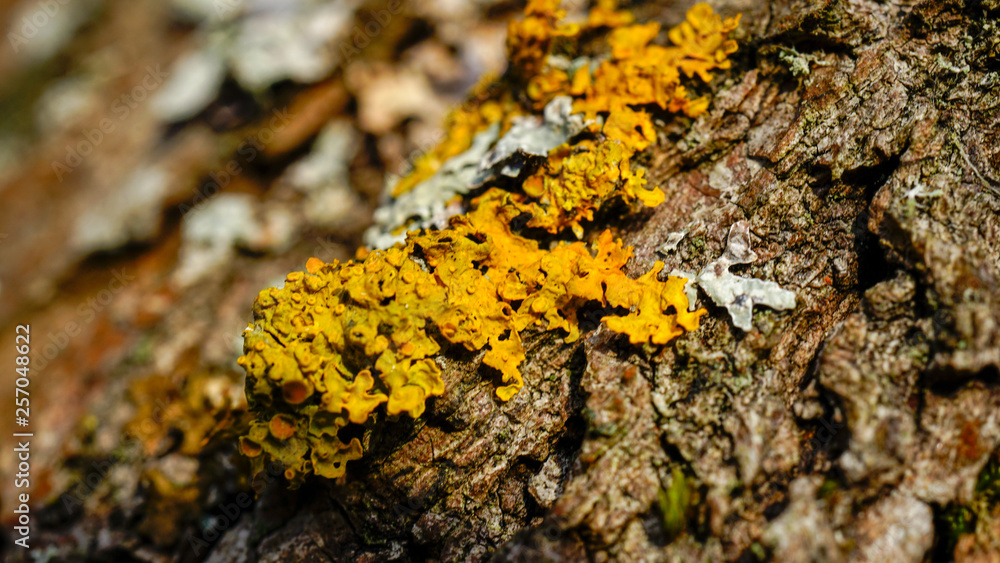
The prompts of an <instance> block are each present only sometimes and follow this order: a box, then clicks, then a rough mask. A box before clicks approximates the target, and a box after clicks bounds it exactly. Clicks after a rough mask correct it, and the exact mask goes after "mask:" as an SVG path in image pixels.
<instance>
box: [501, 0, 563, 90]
mask: <svg viewBox="0 0 1000 563" xmlns="http://www.w3.org/2000/svg"><path fill="white" fill-rule="evenodd" d="M565 16H566V12H565V11H564V10H560V9H559V0H529V2H528V6H527V7H526V8H525V9H524V19H522V20H514V21H511V22H510V24H509V25H508V26H507V52H508V54H509V58H510V64H511V67H512V68H513V69H514V71H515V73H517V74H519V75H520V76H523V77H526V78H531V77H533V76H535V75H537V74H538V73H539V72H540V71H541V70H542V67H543V66H544V65H545V59H546V57H548V55H549V51H550V49H551V48H552V43H553V41H554V40H555V39H557V38H559V37H575V36H576V35H577V34H579V33H580V26H578V25H574V24H562V25H560V24H559V20H561V19H562V18H563V17H565Z"/></svg>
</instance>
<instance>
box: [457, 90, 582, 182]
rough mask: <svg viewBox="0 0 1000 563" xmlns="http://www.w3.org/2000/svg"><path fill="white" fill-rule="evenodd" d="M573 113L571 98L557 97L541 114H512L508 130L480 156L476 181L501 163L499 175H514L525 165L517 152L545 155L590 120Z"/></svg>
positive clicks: (492, 175)
mask: <svg viewBox="0 0 1000 563" xmlns="http://www.w3.org/2000/svg"><path fill="white" fill-rule="evenodd" d="M572 112H573V99H572V98H570V97H569V96H556V97H555V98H553V99H552V101H551V102H549V103H548V104H547V105H546V106H545V110H544V112H543V115H542V117H539V116H536V115H528V116H520V117H515V118H514V119H513V124H512V125H511V127H510V130H508V131H507V133H505V134H504V136H503V137H502V138H500V140H499V141H497V144H496V146H494V147H493V149H492V150H490V151H489V152H488V153H486V155H485V156H484V157H483V159H482V162H480V165H479V173H478V175H477V177H476V179H475V183H476V184H482V183H483V182H486V181H488V180H489V179H491V178H493V177H494V172H493V168H494V167H495V166H496V165H498V164H501V163H503V167H502V168H500V170H499V172H500V174H502V175H504V176H509V177H512V178H516V177H517V176H518V175H519V174H520V173H521V169H522V168H523V167H524V160H523V159H517V158H515V157H516V156H517V155H519V154H520V155H531V156H540V157H544V156H547V155H548V154H549V151H551V150H552V149H554V148H556V147H558V146H559V145H561V144H563V143H565V142H566V141H568V140H569V139H570V138H571V137H573V136H574V135H576V134H577V133H579V132H580V131H583V129H584V127H586V126H587V124H588V123H590V122H589V121H585V120H584V118H583V114H582V113H577V114H574V113H572ZM508 161H510V162H508Z"/></svg>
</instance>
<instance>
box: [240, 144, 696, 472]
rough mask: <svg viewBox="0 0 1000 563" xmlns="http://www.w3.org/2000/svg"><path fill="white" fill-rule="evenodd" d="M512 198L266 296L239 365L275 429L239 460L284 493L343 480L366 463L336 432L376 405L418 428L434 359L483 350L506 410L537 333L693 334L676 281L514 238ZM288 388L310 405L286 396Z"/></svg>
mask: <svg viewBox="0 0 1000 563" xmlns="http://www.w3.org/2000/svg"><path fill="white" fill-rule="evenodd" d="M610 146H617V145H610ZM508 196H509V194H507V193H506V192H503V191H501V190H498V189H491V190H489V191H487V192H486V193H485V194H484V195H483V196H481V197H480V198H479V200H477V201H476V205H475V208H474V210H473V211H471V212H470V213H468V214H466V215H462V216H458V217H455V218H453V219H452V221H451V224H450V226H449V228H447V229H444V230H441V231H427V232H423V233H418V232H411V233H409V234H408V236H407V240H406V244H404V245H397V246H396V247H393V248H390V249H388V250H385V251H373V252H371V253H369V254H368V255H367V256H366V257H365V258H364V260H363V261H362V262H354V261H349V262H346V263H343V264H341V263H338V262H333V263H329V264H324V263H322V262H320V261H318V260H316V259H312V260H310V261H309V263H308V264H307V270H308V273H302V272H293V273H292V274H289V275H288V277H287V279H286V281H285V285H284V287H283V288H281V289H276V288H270V289H266V290H264V291H262V292H261V293H260V295H259V296H258V298H257V301H256V302H255V304H254V318H255V321H254V323H253V325H251V327H250V328H249V329H248V331H247V333H246V335H245V344H244V349H245V355H244V356H242V357H241V358H240V364H241V365H243V366H244V367H245V368H246V370H247V390H248V395H249V397H250V400H251V404H252V405H253V406H255V407H256V408H257V409H260V410H261V411H262V412H267V413H270V418H269V419H267V420H263V419H261V420H258V421H256V422H254V423H253V425H252V426H251V428H250V432H249V435H248V436H246V437H244V438H243V439H242V442H241V450H242V451H243V453H245V454H246V455H248V456H250V457H252V458H254V459H261V460H262V458H261V454H264V453H266V454H268V456H270V458H272V459H274V460H277V461H279V462H280V463H281V464H282V465H283V466H284V467H285V469H286V475H287V476H288V477H289V479H290V480H291V481H292V482H293V483H294V482H297V481H298V480H299V479H300V478H301V477H302V476H304V475H305V474H307V473H309V472H310V471H314V472H316V473H318V474H320V475H322V476H325V477H339V476H340V475H343V473H344V471H345V468H346V461H348V460H351V459H356V458H358V457H360V455H361V453H362V445H361V442H360V441H359V440H358V438H356V437H355V438H353V439H352V440H351V441H350V442H348V443H344V442H342V441H341V439H340V438H339V437H338V436H339V433H340V430H342V429H343V428H344V427H346V426H347V425H348V424H364V423H365V422H366V421H367V420H368V418H369V417H370V416H371V414H372V412H373V411H374V410H375V409H376V408H377V407H378V406H379V405H380V404H382V403H386V412H387V413H388V414H389V415H398V414H402V413H406V414H409V415H410V416H411V417H414V418H416V417H418V416H420V415H421V414H422V413H423V411H424V406H425V403H426V401H427V399H429V398H430V397H434V396H438V395H441V394H442V393H444V391H445V386H444V381H443V380H442V379H441V370H440V368H439V367H438V365H437V363H436V362H435V361H434V359H433V356H435V355H437V354H438V353H439V352H440V351H441V349H442V347H444V346H448V345H459V346H462V347H464V348H465V349H467V350H470V351H477V350H483V349H484V348H486V349H487V350H486V352H485V355H484V357H483V363H484V364H485V365H487V366H489V367H492V368H495V369H496V370H497V371H499V372H500V376H501V381H502V382H503V385H502V386H500V387H499V388H498V389H497V395H498V396H499V397H500V398H501V399H502V400H505V401H506V400H509V399H510V398H511V397H512V396H513V395H514V394H515V393H517V391H518V390H520V389H521V388H522V387H523V385H524V381H523V378H522V376H521V373H520V371H519V369H518V367H519V365H520V364H521V362H522V361H523V360H524V358H525V352H524V348H523V346H522V344H521V337H520V333H521V332H522V331H524V330H525V329H527V328H528V327H530V326H535V325H537V326H540V327H542V328H544V329H546V330H556V329H560V330H562V331H563V332H564V334H565V339H566V341H568V342H571V341H574V340H576V339H577V338H579V337H580V327H579V319H578V318H577V311H578V310H579V308H580V307H582V306H583V305H585V304H587V303H588V302H595V301H596V302H598V303H600V304H601V305H602V306H610V307H624V308H626V309H633V310H632V311H631V312H630V313H629V314H627V315H626V316H624V317H614V316H611V317H606V318H605V321H606V322H607V325H608V327H609V328H611V329H612V330H614V331H616V332H621V333H623V334H627V335H629V339H630V340H631V341H632V342H636V343H638V342H652V343H656V344H662V343H665V342H666V341H667V340H669V339H670V338H672V337H674V336H676V335H678V334H680V333H681V332H682V331H681V330H680V329H679V328H678V327H683V328H685V329H687V330H694V329H695V328H697V325H698V317H699V316H700V314H701V313H703V311H700V312H697V313H688V312H687V305H688V303H687V299H686V298H685V297H684V294H683V292H682V291H680V289H678V287H681V288H682V287H683V283H680V286H678V280H677V279H676V278H674V279H671V280H670V281H668V282H660V281H658V280H657V279H656V274H657V273H658V271H659V267H662V265H659V266H658V267H656V268H654V269H653V271H651V273H650V274H647V275H646V276H643V277H641V278H639V279H638V280H632V279H630V278H629V277H628V276H626V275H625V274H624V273H623V272H622V268H623V267H624V265H625V263H626V262H627V260H628V259H629V257H630V256H631V249H629V248H627V247H624V246H623V245H622V243H621V242H620V241H615V240H614V238H613V236H612V235H611V232H610V231H604V232H603V233H602V234H601V235H600V236H599V237H598V239H597V241H596V242H595V243H594V245H593V247H592V249H591V250H592V251H593V254H591V250H588V248H587V245H586V244H585V243H583V242H577V243H572V244H565V243H563V244H559V245H557V246H556V247H554V248H553V249H551V250H549V249H545V248H542V247H540V245H539V244H538V242H537V241H534V240H531V239H527V238H524V237H522V236H520V235H518V234H516V233H514V232H513V231H512V230H511V228H510V215H509V211H508V210H506V208H505V206H506V201H507V199H508ZM671 307H672V308H673V309H674V310H675V311H674V312H673V313H668V312H665V311H667V310H668V309H669V308H671ZM289 385H292V386H293V387H294V388H295V389H310V390H312V391H313V392H312V393H308V394H306V393H294V394H292V395H291V397H289V393H288V392H287V389H288V387H289ZM303 396H305V397H306V398H305V399H303ZM290 399H291V400H290Z"/></svg>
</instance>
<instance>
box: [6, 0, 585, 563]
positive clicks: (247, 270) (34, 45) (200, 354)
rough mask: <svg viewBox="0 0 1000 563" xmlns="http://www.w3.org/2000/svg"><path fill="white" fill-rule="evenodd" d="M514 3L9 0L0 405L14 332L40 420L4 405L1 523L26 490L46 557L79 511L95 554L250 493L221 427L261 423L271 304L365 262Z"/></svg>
mask: <svg viewBox="0 0 1000 563" xmlns="http://www.w3.org/2000/svg"><path fill="white" fill-rule="evenodd" d="M576 4H577V5H576V6H574V5H573V3H570V5H569V6H567V7H568V8H569V9H570V10H571V12H572V11H574V10H582V9H585V7H586V6H585V4H586V3H585V2H576ZM522 9H523V3H517V2H504V1H495V0H480V1H466V0H433V1H426V2H423V1H422V2H408V3H404V2H401V1H399V0H379V1H377V2H359V1H350V0H342V1H335V2H323V1H312V0H173V1H168V0H163V1H159V2H134V1H126V0H23V1H20V2H5V3H4V4H3V5H2V6H0V22H2V25H3V28H4V29H5V30H6V31H5V41H4V42H3V45H2V46H0V116H2V118H0V343H3V345H2V346H0V366H2V369H0V373H2V374H3V375H2V376H0V401H3V403H4V404H5V405H10V404H11V403H12V402H13V401H14V398H15V397H14V394H15V385H14V381H15V378H16V377H17V374H16V373H15V371H14V367H15V327H16V326H18V325H30V335H31V340H30V346H31V354H30V357H31V364H30V386H29V387H28V390H29V392H30V398H31V403H30V419H29V421H30V422H29V424H28V426H27V427H24V428H22V427H17V426H15V422H14V416H13V412H12V411H13V409H12V408H10V409H9V408H7V407H5V408H4V413H5V415H6V414H7V413H9V417H8V416H5V418H8V419H7V420H3V421H2V428H3V429H4V432H2V433H0V436H2V437H0V469H2V471H0V472H2V474H3V475H4V479H3V481H2V482H0V495H2V496H0V502H2V517H3V521H4V524H5V528H6V529H7V532H6V533H10V532H9V530H10V527H11V526H12V525H13V524H12V522H13V519H12V510H13V509H14V508H15V506H14V499H15V493H23V492H25V491H28V492H30V494H31V503H32V506H33V512H32V518H33V520H32V532H33V534H32V535H33V538H32V544H33V546H34V545H36V543H35V542H39V545H45V544H52V543H59V542H63V543H65V542H70V543H72V542H74V541H76V542H81V541H84V540H83V539H81V538H80V537H79V536H76V537H75V539H69V537H68V535H67V537H60V536H59V534H60V533H63V532H60V531H59V530H64V531H65V530H66V529H68V528H66V527H65V525H66V524H67V523H71V522H81V521H82V522H84V524H80V525H77V528H78V532H77V533H78V534H79V529H80V526H83V529H85V530H86V529H87V527H88V526H89V527H90V529H89V531H87V532H86V534H87V535H90V534H91V533H93V536H92V537H91V538H90V540H87V541H97V542H98V543H99V544H107V545H108V546H111V545H114V544H115V542H122V541H129V537H126V536H127V535H128V533H132V532H124V531H121V530H119V531H116V532H112V531H109V528H110V526H109V525H108V522H111V521H114V522H118V523H119V524H121V523H122V522H124V523H126V525H124V526H118V528H127V529H129V530H132V531H135V533H137V534H139V536H145V537H146V538H147V539H148V538H152V539H153V541H154V543H156V544H159V545H163V546H169V545H172V544H174V543H176V542H178V541H179V539H180V538H181V537H182V535H183V534H184V533H185V530H189V529H190V528H191V527H197V526H198V525H199V522H198V518H200V517H201V516H200V514H201V513H202V512H203V511H204V508H205V507H207V506H215V505H217V504H218V503H219V502H221V501H223V500H224V499H226V498H229V497H231V496H232V495H234V494H236V493H238V492H240V491H247V490H249V489H248V486H247V483H245V482H244V479H245V472H243V471H241V469H240V468H239V467H235V465H239V464H240V463H241V460H240V459H239V456H237V455H234V452H235V449H234V448H233V447H232V445H233V440H232V439H231V438H232V435H231V434H230V435H227V430H226V429H227V428H228V429H229V430H231V431H232V432H238V430H239V426H240V424H243V423H244V422H243V413H244V409H245V399H244V398H243V388H242V385H243V384H242V379H243V372H242V369H241V368H239V366H237V365H236V358H237V357H238V356H239V354H240V353H241V349H242V338H241V332H242V329H243V328H244V327H245V326H246V324H247V322H248V321H249V320H250V308H251V304H252V302H253V299H254V297H255V296H256V294H257V292H258V291H259V290H260V289H262V288H264V287H267V286H270V285H276V284H280V283H281V281H282V280H283V279H284V275H285V273H286V272H289V271H292V270H299V269H302V268H303V266H304V264H305V262H306V260H307V259H308V258H309V257H310V256H316V257H319V258H321V259H323V260H325V261H332V260H334V259H347V258H350V257H351V256H353V254H354V252H355V249H356V248H357V246H358V244H359V241H360V234H361V232H362V231H363V230H364V228H365V227H366V226H367V225H368V223H369V217H370V215H371V211H372V210H373V209H374V207H375V206H377V204H378V201H379V198H380V196H381V194H382V192H383V187H384V185H385V183H386V182H387V180H389V179H391V178H392V176H393V175H397V174H401V173H403V172H405V171H406V169H407V168H408V166H409V165H410V164H411V163H412V161H413V159H414V158H415V157H416V156H418V155H419V154H421V153H422V152H423V151H425V150H427V149H429V148H430V147H432V146H433V145H434V144H435V143H436V142H437V141H438V140H440V138H441V129H440V127H441V124H442V122H443V118H444V117H445V116H446V114H447V112H448V109H449V107H451V106H453V105H454V104H456V103H457V102H460V101H461V100H462V99H463V96H464V94H465V92H466V91H467V90H468V89H469V88H470V87H471V86H473V85H474V84H476V83H477V82H478V81H480V80H482V79H483V78H484V77H489V76H491V75H497V74H499V73H502V72H503V70H504V65H505V56H504V35H505V31H506V22H507V20H508V19H510V18H512V17H515V16H517V15H518V14H519V13H520V11H521V10H522ZM220 429H222V430H220ZM18 431H22V432H23V431H27V432H32V433H33V434H34V437H33V438H32V442H31V472H30V478H29V480H30V487H29V488H28V489H15V488H14V478H13V475H14V473H15V472H16V466H17V463H16V459H15V457H14V453H13V442H12V440H13V438H12V437H11V434H12V433H13V432H18ZM43 504H47V505H48V507H47V508H42V505H43ZM83 515H85V516H86V518H82V519H81V516H83ZM202 524H203V523H202ZM46 530H48V531H46ZM99 531H100V533H98V532H99ZM65 533H67V534H69V532H68V531H67V532H65ZM116 534H117V535H116ZM137 537H138V536H137ZM133 539H134V538H133ZM9 542H10V538H9V537H8V538H6V540H5V542H4V543H6V544H7V547H9V545H10V544H9ZM48 549H54V548H48ZM153 559H155V557H154V558H153Z"/></svg>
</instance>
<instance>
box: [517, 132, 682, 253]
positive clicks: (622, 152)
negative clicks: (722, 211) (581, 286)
mask: <svg viewBox="0 0 1000 563" xmlns="http://www.w3.org/2000/svg"><path fill="white" fill-rule="evenodd" d="M606 128H607V126H605V129H606ZM633 142H634V141H633ZM632 153H633V151H632V150H630V148H629V146H628V144H626V143H622V142H619V141H618V140H608V141H602V142H594V141H583V142H580V143H578V144H576V145H574V146H572V147H569V146H567V145H563V146H561V147H557V148H556V149H555V150H554V151H552V153H551V154H550V157H549V159H548V161H547V162H546V163H545V165H544V166H543V168H542V169H541V170H539V171H538V172H537V173H536V174H534V175H532V176H530V177H529V178H528V179H527V180H525V182H524V184H523V186H522V189H523V190H524V193H525V195H526V196H527V197H517V196H511V198H510V199H509V201H508V204H509V205H510V206H512V207H513V208H515V209H516V210H517V211H518V212H520V213H528V214H530V215H531V219H529V220H528V223H527V224H528V226H529V227H538V228H541V229H545V230H546V231H548V232H550V233H558V232H559V231H561V230H562V229H563V228H565V227H569V228H571V229H572V230H573V232H574V233H575V234H576V236H577V238H582V236H583V226H582V225H581V221H584V220H590V219H593V216H594V211H595V210H597V209H599V208H600V207H601V206H602V205H603V203H604V202H606V201H607V200H609V199H611V198H613V197H616V196H617V197H621V198H622V199H623V200H624V201H625V202H626V203H629V202H632V201H634V200H639V201H641V202H642V203H643V204H645V205H647V206H649V207H654V206H656V205H659V204H660V203H661V202H663V192H661V191H660V190H658V189H650V188H647V187H646V179H645V173H644V171H643V170H642V169H636V170H633V169H632V167H631V164H630V161H629V157H630V156H631V155H632Z"/></svg>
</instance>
